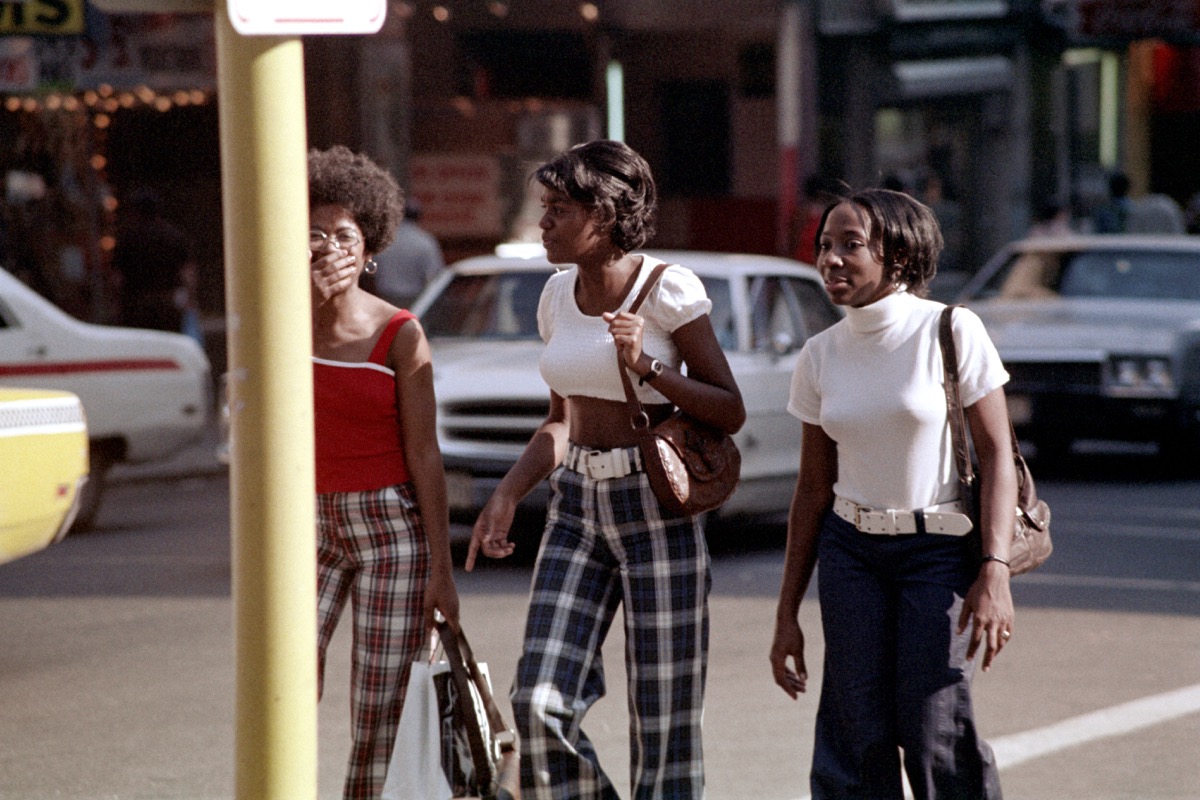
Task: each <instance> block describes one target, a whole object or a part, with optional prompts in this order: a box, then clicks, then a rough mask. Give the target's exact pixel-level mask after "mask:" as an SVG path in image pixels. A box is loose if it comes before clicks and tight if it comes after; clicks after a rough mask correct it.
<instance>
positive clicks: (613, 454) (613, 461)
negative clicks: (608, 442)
mask: <svg viewBox="0 0 1200 800" xmlns="http://www.w3.org/2000/svg"><path fill="white" fill-rule="evenodd" d="M624 455H625V451H624V450H620V449H617V450H591V451H589V452H586V453H584V454H583V457H584V464H585V465H586V469H587V476H588V477H589V478H591V479H592V480H594V481H602V480H607V479H608V478H623V477H625V476H626V475H628V474H629V470H628V468H625V464H623V463H620V462H622V461H624V459H623V458H622V456H624Z"/></svg>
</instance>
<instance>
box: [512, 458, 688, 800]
mask: <svg viewBox="0 0 1200 800" xmlns="http://www.w3.org/2000/svg"><path fill="white" fill-rule="evenodd" d="M550 483H551V490H552V500H551V503H550V510H549V515H548V518H547V523H546V531H545V535H544V537H543V541H542V548H541V551H540V552H539V554H538V559H537V564H536V566H535V568H534V576H533V587H532V591H531V596H530V604H529V614H528V619H527V621H526V628H525V641H524V647H523V652H522V655H521V658H520V661H519V663H518V665H517V675H516V680H515V682H514V685H513V690H512V695H511V699H512V705H513V714H514V717H515V720H516V724H517V728H518V731H519V732H520V734H521V751H522V752H521V788H522V793H523V797H525V798H526V800H535V799H536V800H551V799H553V800H568V798H570V800H596V799H599V798H603V799H604V800H615V798H617V797H618V795H617V792H616V790H615V789H614V787H613V785H612V783H611V781H610V780H609V778H608V776H607V775H605V773H604V771H603V770H602V769H601V767H600V763H599V759H598V757H597V755H596V752H595V749H594V748H593V746H592V744H591V742H590V741H589V740H588V738H587V736H586V734H584V732H583V731H582V729H581V724H582V721H583V717H584V715H585V714H586V713H587V710H588V709H589V708H590V707H591V706H592V704H593V703H595V702H596V701H597V700H599V699H600V698H601V697H602V696H604V693H605V685H604V665H603V663H602V660H601V652H600V649H601V645H602V644H603V643H604V639H605V637H606V635H607V634H608V630H609V626H610V625H611V624H612V622H613V619H614V618H615V616H616V612H617V608H618V606H623V608H624V621H625V637H626V647H625V667H626V672H627V675H628V681H629V685H628V692H629V711H630V773H631V775H630V781H631V783H632V797H633V798H634V800H651V798H654V799H655V800H676V799H679V800H682V799H683V798H701V797H703V796H704V766H703V753H702V747H701V736H700V727H701V718H702V714H703V704H704V681H705V670H706V666H707V657H708V592H709V588H710V585H711V575H710V572H709V556H708V549H707V546H706V545H705V541H704V534H703V532H702V531H701V530H700V526H699V525H698V524H696V521H695V520H694V519H691V518H674V519H664V518H663V516H662V512H661V509H660V507H659V504H658V501H657V500H656V499H655V497H654V493H653V492H652V491H651V489H650V485H649V482H648V481H647V479H646V476H645V475H644V474H640V473H638V474H634V475H629V476H627V477H625V478H616V479H607V480H600V481H596V480H592V479H589V478H587V477H585V476H583V475H580V474H578V473H576V472H572V471H570V470H567V469H565V468H563V467H560V468H559V469H557V470H556V471H555V472H554V473H553V474H552V475H551V477H550Z"/></svg>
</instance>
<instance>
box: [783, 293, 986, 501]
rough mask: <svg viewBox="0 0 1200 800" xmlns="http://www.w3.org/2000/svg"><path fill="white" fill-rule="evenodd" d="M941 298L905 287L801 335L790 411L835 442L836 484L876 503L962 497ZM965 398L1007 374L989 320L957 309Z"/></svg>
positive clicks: (971, 400)
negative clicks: (941, 340)
mask: <svg viewBox="0 0 1200 800" xmlns="http://www.w3.org/2000/svg"><path fill="white" fill-rule="evenodd" d="M943 308H945V306H943V305H942V304H941V303H937V302H934V301H932V300H925V299H922V298H918V297H914V296H913V295H910V294H908V293H907V292H898V293H896V294H892V295H889V296H887V297H885V298H883V299H882V300H879V301H877V302H874V303H872V304H870V305H869V306H866V307H864V308H847V309H846V312H847V314H846V318H845V319H843V320H841V321H839V322H837V323H835V324H834V325H832V326H830V327H829V328H827V329H826V330H824V331H822V332H821V333H819V334H817V335H816V336H813V337H812V338H811V339H809V340H808V341H807V342H805V344H804V348H803V349H802V350H801V351H800V356H799V359H798V360H797V362H796V370H795V373H794V374H793V376H792V390H791V399H790V401H789V402H788V411H789V412H790V413H791V414H793V415H794V416H796V417H799V418H800V419H801V420H803V421H804V422H808V423H813V424H817V425H820V426H821V427H822V428H823V429H824V430H825V433H827V434H828V435H829V437H830V438H831V439H833V440H834V441H835V442H836V443H837V457H838V470H837V473H838V474H837V482H836V483H835V484H834V487H833V488H834V492H835V493H836V494H838V495H839V496H841V497H845V498H846V499H848V500H852V501H853V502H855V503H858V504H859V505H864V506H870V507H872V508H896V509H913V508H925V507H927V506H931V505H935V504H937V503H944V502H948V501H951V500H955V499H957V498H958V469H957V467H955V464H954V451H953V448H952V446H951V440H950V427H949V425H947V423H946V395H945V390H944V388H943V386H944V379H943V374H942V351H941V347H940V346H939V345H938V322H939V319H940V317H941V313H942V309H943ZM953 329H954V342H955V346H956V348H957V349H958V360H959V385H960V389H961V393H962V404H963V408H966V407H968V406H970V405H973V404H975V403H976V402H978V401H979V400H980V399H982V398H983V397H984V396H985V395H987V394H988V393H989V392H991V391H993V390H994V389H997V388H998V387H1000V386H1003V385H1004V384H1005V383H1006V382H1007V381H1008V373H1007V372H1006V371H1005V369H1004V365H1003V364H1002V363H1001V362H1000V356H999V354H998V353H997V352H996V348H995V346H994V345H993V344H992V340H991V339H990V338H988V335H987V331H986V330H985V329H984V327H983V322H982V321H981V320H980V319H979V317H978V316H976V315H975V314H974V313H973V312H971V311H968V310H967V309H965V308H956V309H954V326H953Z"/></svg>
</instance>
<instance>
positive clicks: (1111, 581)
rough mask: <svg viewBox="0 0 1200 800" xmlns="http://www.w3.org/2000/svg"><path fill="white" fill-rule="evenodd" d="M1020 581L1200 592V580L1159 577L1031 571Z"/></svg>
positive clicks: (1139, 589) (1041, 583) (1048, 584)
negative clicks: (1164, 578) (1114, 576)
mask: <svg viewBox="0 0 1200 800" xmlns="http://www.w3.org/2000/svg"><path fill="white" fill-rule="evenodd" d="M1014 580H1015V581H1017V582H1019V583H1036V584H1040V585H1042V586H1073V587H1080V588H1087V589H1133V590H1138V591H1146V592H1200V581H1170V580H1162V579H1159V578H1113V577H1108V576H1104V575H1055V574H1053V573H1050V572H1045V573H1043V572H1030V573H1027V574H1025V575H1021V576H1020V577H1018V578H1014Z"/></svg>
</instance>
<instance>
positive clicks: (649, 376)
mask: <svg viewBox="0 0 1200 800" xmlns="http://www.w3.org/2000/svg"><path fill="white" fill-rule="evenodd" d="M666 366H667V365H666V364H664V363H663V362H661V361H659V360H658V359H657V358H652V359H650V371H649V372H647V373H646V374H645V375H643V376H642V377H640V378H638V386H645V385H646V384H647V383H648V382H650V381H652V380H654V379H655V378H657V377H658V376H659V375H662V371H663V368H665V367H666Z"/></svg>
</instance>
